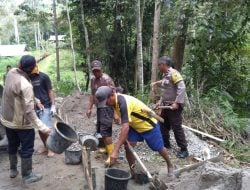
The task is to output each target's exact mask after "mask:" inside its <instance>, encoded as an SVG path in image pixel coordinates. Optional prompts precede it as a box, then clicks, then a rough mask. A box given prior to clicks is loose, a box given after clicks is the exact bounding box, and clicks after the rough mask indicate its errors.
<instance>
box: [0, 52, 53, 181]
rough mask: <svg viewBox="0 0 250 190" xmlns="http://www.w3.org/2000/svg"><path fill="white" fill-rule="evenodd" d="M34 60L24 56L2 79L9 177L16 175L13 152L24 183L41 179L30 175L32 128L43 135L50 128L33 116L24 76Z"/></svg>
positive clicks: (32, 102)
mask: <svg viewBox="0 0 250 190" xmlns="http://www.w3.org/2000/svg"><path fill="white" fill-rule="evenodd" d="M35 65H36V60H35V58H34V57H33V56H30V55H24V56H23V57H22V58H21V60H20V63H19V68H13V69H11V70H10V71H9V73H8V75H7V77H6V83H5V88H4V91H3V97H2V116H1V123H2V124H3V125H4V126H5V127H6V134H7V138H8V141H9V144H8V152H9V160H10V177H11V178H15V177H16V176H17V175H18V170H17V149H18V147H19V146H20V145H21V150H20V152H19V154H20V157H21V170H22V178H23V181H24V183H33V182H36V181H39V180H41V179H42V175H40V174H34V173H33V172H32V155H33V152H34V141H35V130H34V128H33V126H36V127H37V128H38V130H39V131H41V132H42V133H43V134H47V135H48V134H49V133H50V131H51V130H50V129H49V128H48V127H47V126H46V125H44V124H43V123H42V122H41V121H40V120H39V119H38V117H37V116H36V113H35V110H34V108H35V101H38V100H35V96H34V92H33V87H32V84H31V83H30V80H29V77H28V75H29V74H31V73H32V72H33V69H34V68H35Z"/></svg>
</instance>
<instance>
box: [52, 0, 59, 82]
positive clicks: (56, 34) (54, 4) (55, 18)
mask: <svg viewBox="0 0 250 190" xmlns="http://www.w3.org/2000/svg"><path fill="white" fill-rule="evenodd" d="M53 15H54V32H55V40H56V80H57V81H60V64H59V45H58V33H57V14H56V0H53Z"/></svg>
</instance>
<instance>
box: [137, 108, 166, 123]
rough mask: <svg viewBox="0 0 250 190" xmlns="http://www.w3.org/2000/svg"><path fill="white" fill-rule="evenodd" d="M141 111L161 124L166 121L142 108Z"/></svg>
mask: <svg viewBox="0 0 250 190" xmlns="http://www.w3.org/2000/svg"><path fill="white" fill-rule="evenodd" d="M141 111H142V112H144V113H147V114H148V115H149V116H150V117H153V118H155V119H156V120H157V121H160V122H161V123H164V119H163V118H162V117H161V116H159V115H157V114H156V113H155V112H153V111H152V110H149V109H145V108H142V109H141Z"/></svg>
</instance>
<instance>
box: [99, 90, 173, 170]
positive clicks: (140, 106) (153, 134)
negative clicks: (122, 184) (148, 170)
mask: <svg viewBox="0 0 250 190" xmlns="http://www.w3.org/2000/svg"><path fill="white" fill-rule="evenodd" d="M95 95H96V98H97V100H98V106H99V107H102V106H106V105H108V106H111V107H113V108H114V110H115V112H116V113H117V114H118V115H119V116H121V122H122V129H121V133H120V135H119V139H118V142H117V144H116V145H115V148H114V151H113V152H112V154H111V159H110V165H112V164H114V163H115V162H116V160H117V158H118V154H119V149H120V147H121V146H122V145H123V144H125V150H126V157H127V160H128V163H129V166H130V169H131V172H132V174H133V169H132V166H133V165H134V164H135V158H134V156H133V154H132V152H130V150H129V148H128V146H127V145H126V140H127V139H128V141H129V144H130V145H132V146H135V145H136V142H138V141H143V140H145V141H146V142H147V144H148V146H149V147H150V148H151V149H152V150H153V151H158V152H159V154H160V155H161V156H162V157H163V158H164V160H165V161H166V163H167V167H168V173H169V175H172V174H173V165H172V163H171V161H170V159H169V156H168V153H167V149H166V148H165V147H164V143H163V140H162V135H161V131H160V126H159V124H158V123H157V121H156V119H155V118H152V117H150V116H149V115H148V114H147V113H145V112H144V111H142V110H150V109H149V108H148V107H147V106H146V105H145V104H144V103H143V102H141V101H140V100H138V99H136V98H134V97H132V96H128V95H125V94H119V93H116V92H115V90H114V89H112V88H110V87H108V86H102V87H100V88H98V90H97V91H96V94H95Z"/></svg>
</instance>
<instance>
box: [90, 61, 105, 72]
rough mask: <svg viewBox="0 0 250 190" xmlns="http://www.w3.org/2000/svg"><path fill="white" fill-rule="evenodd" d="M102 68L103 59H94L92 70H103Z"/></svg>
mask: <svg viewBox="0 0 250 190" xmlns="http://www.w3.org/2000/svg"><path fill="white" fill-rule="evenodd" d="M101 69H102V63H101V61H98V60H94V61H92V63H91V70H92V71H93V70H101Z"/></svg>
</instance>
